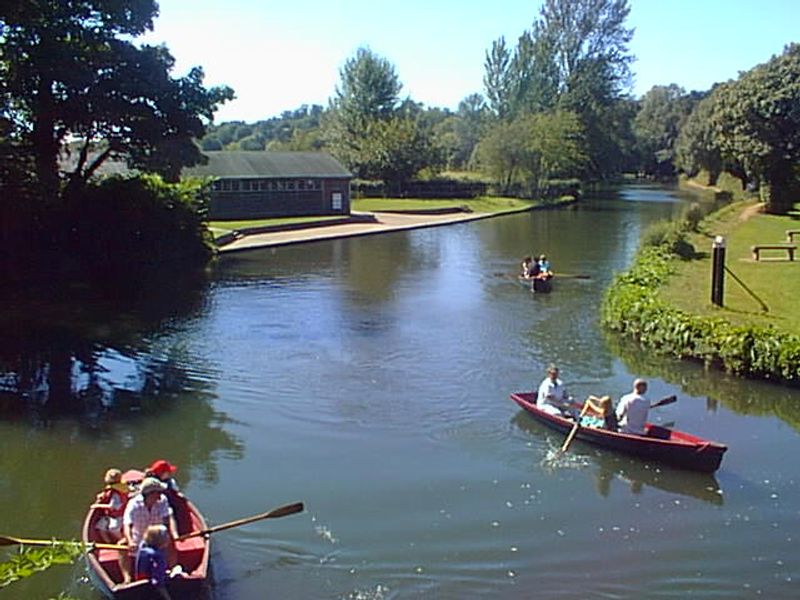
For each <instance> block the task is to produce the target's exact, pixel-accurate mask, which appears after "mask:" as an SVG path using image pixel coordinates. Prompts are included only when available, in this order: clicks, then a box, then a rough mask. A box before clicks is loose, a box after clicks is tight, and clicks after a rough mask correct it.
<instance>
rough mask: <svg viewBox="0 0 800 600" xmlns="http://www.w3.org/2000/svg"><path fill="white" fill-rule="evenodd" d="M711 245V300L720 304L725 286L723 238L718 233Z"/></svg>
mask: <svg viewBox="0 0 800 600" xmlns="http://www.w3.org/2000/svg"><path fill="white" fill-rule="evenodd" d="M711 247H712V260H711V265H712V267H711V302H712V303H713V304H716V305H717V306H722V297H723V293H724V288H725V238H724V237H722V236H721V235H718V236H717V237H715V238H714V243H713V244H712V246H711Z"/></svg>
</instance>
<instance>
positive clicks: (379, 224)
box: [216, 198, 577, 254]
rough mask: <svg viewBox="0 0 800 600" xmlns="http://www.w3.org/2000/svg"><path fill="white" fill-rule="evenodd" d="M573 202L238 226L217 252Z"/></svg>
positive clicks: (219, 242)
mask: <svg viewBox="0 0 800 600" xmlns="http://www.w3.org/2000/svg"><path fill="white" fill-rule="evenodd" d="M575 202H577V200H576V199H575V198H564V199H561V200H557V201H554V202H542V203H532V204H530V205H528V206H523V207H514V208H507V209H502V210H496V211H494V212H474V211H472V210H471V209H470V208H469V207H468V205H467V207H451V208H449V209H448V208H447V207H438V206H437V207H435V208H434V209H432V210H424V209H421V208H418V207H415V208H413V209H410V210H404V209H401V208H392V209H389V210H386V211H374V212H372V211H370V212H367V211H364V212H353V214H351V215H349V216H348V217H342V218H341V219H330V218H327V219H324V220H318V221H317V220H308V221H304V222H301V223H291V224H281V225H275V226H270V225H263V224H262V225H258V226H254V227H241V228H239V229H237V230H236V231H234V232H231V233H230V234H226V235H225V236H221V237H219V238H217V240H216V242H217V245H218V247H219V252H220V253H221V254H226V253H230V252H241V251H245V250H256V249H259V248H269V247H274V246H285V245H288V244H298V243H304V242H313V241H320V240H326V239H335V238H343V237H353V236H362V235H375V234H379V233H389V232H393V231H402V230H408V229H420V228H423V227H438V226H441V225H452V224H455V223H464V222H467V221H476V220H479V219H488V218H491V217H497V216H502V215H509V214H514V213H520V212H528V211H534V210H549V209H555V208H563V207H565V206H569V205H571V204H574V203H575Z"/></svg>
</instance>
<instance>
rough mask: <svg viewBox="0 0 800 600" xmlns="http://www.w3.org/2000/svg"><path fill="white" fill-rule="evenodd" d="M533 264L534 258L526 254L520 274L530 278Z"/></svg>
mask: <svg viewBox="0 0 800 600" xmlns="http://www.w3.org/2000/svg"><path fill="white" fill-rule="evenodd" d="M532 265H533V258H532V257H530V256H526V257H525V258H523V259H522V265H521V266H520V267H521V270H520V276H522V277H524V278H525V279H528V278H529V277H530V276H531V266H532Z"/></svg>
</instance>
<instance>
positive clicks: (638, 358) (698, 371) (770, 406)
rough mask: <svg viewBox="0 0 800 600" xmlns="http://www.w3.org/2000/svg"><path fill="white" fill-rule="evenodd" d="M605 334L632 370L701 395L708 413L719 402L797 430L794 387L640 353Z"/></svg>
mask: <svg viewBox="0 0 800 600" xmlns="http://www.w3.org/2000/svg"><path fill="white" fill-rule="evenodd" d="M605 337H606V342H607V343H608V345H609V347H610V349H611V351H612V352H613V353H614V354H616V355H617V356H619V357H620V359H621V360H622V361H623V362H624V363H625V365H626V366H627V367H628V368H629V369H630V370H631V371H632V372H634V373H641V374H642V376H644V377H649V378H653V377H658V378H661V379H663V380H665V381H668V382H670V383H673V384H675V385H678V386H680V388H681V390H682V391H683V392H684V393H685V394H691V395H692V396H698V397H703V396H705V397H706V400H705V401H706V410H708V411H709V412H715V411H716V410H718V408H719V406H720V405H723V406H725V407H726V408H728V409H730V410H733V411H735V412H737V413H739V414H744V415H757V416H767V415H774V416H776V417H778V418H780V419H782V420H783V421H785V422H786V423H788V424H789V425H791V426H792V427H793V428H794V429H796V430H798V431H800V413H798V411H797V410H796V402H797V397H798V391H797V390H796V389H792V388H787V387H784V386H779V385H774V384H771V383H768V382H763V381H752V380H745V379H742V378H740V377H735V376H732V375H729V374H727V373H724V372H722V371H718V370H714V369H709V368H705V367H704V366H703V365H702V364H700V363H695V362H690V361H679V360H676V359H673V358H670V357H665V356H661V355H658V354H656V353H654V352H643V351H642V349H641V347H640V346H639V345H638V344H636V343H635V342H633V341H631V340H628V339H623V338H620V337H618V336H615V335H612V334H606V336H605Z"/></svg>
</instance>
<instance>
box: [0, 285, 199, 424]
mask: <svg viewBox="0 0 800 600" xmlns="http://www.w3.org/2000/svg"><path fill="white" fill-rule="evenodd" d="M170 275H172V276H173V277H171V278H170V279H168V280H164V279H163V278H160V277H158V276H153V278H151V279H148V280H147V281H141V280H137V281H130V282H124V283H120V282H115V285H113V286H109V287H107V288H102V289H101V288H98V287H97V286H91V285H74V284H73V285H71V286H69V285H64V286H62V287H59V288H55V289H42V288H41V287H33V288H27V289H22V288H18V289H16V290H14V291H13V292H12V293H10V294H9V295H7V296H6V297H4V299H3V302H2V306H0V313H1V314H2V316H0V332H2V339H3V345H2V347H0V415H6V416H11V415H18V416H19V415H22V414H26V413H27V414H32V415H35V416H36V418H38V419H41V420H48V419H49V418H52V417H56V416H66V415H75V416H79V417H82V418H86V419H93V418H97V417H98V416H100V415H102V414H104V413H106V412H108V411H110V410H112V409H114V408H115V407H117V406H120V405H129V404H130V403H131V401H136V402H139V403H141V402H142V399H144V398H159V400H163V399H165V398H168V397H169V395H170V394H174V393H175V392H177V391H179V390H183V389H187V387H190V382H189V375H188V374H187V372H186V370H185V367H184V366H182V365H184V364H185V361H184V362H181V361H180V360H179V359H180V356H178V355H176V354H175V353H174V351H172V350H169V349H167V350H165V351H164V352H161V353H160V354H158V353H155V352H153V350H154V348H155V347H156V345H157V340H158V339H159V337H160V336H161V334H162V332H163V331H164V330H165V328H168V327H169V325H170V324H171V323H172V322H174V321H175V320H179V319H184V318H186V317H188V316H190V315H192V314H193V313H194V312H196V311H197V310H199V308H200V307H201V306H202V302H203V299H204V298H205V287H206V283H205V278H197V277H193V276H191V275H187V276H186V278H185V279H183V280H181V279H177V278H175V277H174V273H171V274H170ZM137 397H138V400H136V398H137ZM123 400H125V401H123Z"/></svg>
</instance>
